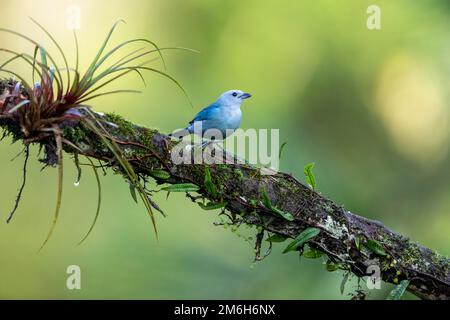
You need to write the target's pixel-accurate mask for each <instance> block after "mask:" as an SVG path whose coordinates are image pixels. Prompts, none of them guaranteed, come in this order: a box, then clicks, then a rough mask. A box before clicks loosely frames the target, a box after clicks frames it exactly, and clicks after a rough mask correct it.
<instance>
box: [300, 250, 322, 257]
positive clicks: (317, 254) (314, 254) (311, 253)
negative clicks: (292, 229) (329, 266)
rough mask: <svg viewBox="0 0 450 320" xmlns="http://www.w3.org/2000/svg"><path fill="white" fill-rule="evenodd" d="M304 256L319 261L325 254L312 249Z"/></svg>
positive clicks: (304, 253)
mask: <svg viewBox="0 0 450 320" xmlns="http://www.w3.org/2000/svg"><path fill="white" fill-rule="evenodd" d="M302 256H303V257H305V258H308V259H318V258H320V257H321V256H323V252H322V251H319V250H315V249H312V248H310V249H309V250H308V251H305V252H303V254H302Z"/></svg>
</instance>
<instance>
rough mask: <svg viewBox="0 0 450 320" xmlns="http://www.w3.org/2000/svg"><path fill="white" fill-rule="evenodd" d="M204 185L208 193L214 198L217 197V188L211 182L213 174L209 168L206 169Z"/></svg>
mask: <svg viewBox="0 0 450 320" xmlns="http://www.w3.org/2000/svg"><path fill="white" fill-rule="evenodd" d="M204 184H205V189H206V191H208V193H209V194H211V195H212V196H213V197H217V188H216V186H215V185H214V183H213V182H212V180H211V172H210V171H209V168H208V167H206V168H205V182H204Z"/></svg>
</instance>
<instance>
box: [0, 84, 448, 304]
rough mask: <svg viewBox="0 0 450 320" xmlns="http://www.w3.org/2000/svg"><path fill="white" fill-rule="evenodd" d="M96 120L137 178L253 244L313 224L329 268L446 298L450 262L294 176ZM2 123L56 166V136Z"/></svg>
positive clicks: (74, 150)
mask: <svg viewBox="0 0 450 320" xmlns="http://www.w3.org/2000/svg"><path fill="white" fill-rule="evenodd" d="M2 85H4V83H3V82H0V87H2ZM95 117H96V118H97V119H96V121H99V122H101V123H103V127H104V129H105V130H106V131H107V133H108V136H109V138H110V139H112V140H113V141H114V143H115V144H116V145H118V146H119V147H120V149H121V154H123V155H124V156H126V158H127V160H128V162H129V163H130V164H131V166H132V168H133V169H134V172H135V173H136V175H137V176H138V177H139V178H144V179H147V178H149V177H152V178H153V179H155V180H156V182H157V183H160V184H163V183H165V184H166V183H167V184H172V185H176V184H183V185H181V186H180V187H179V188H180V190H181V191H193V190H195V192H197V193H198V194H199V196H197V197H195V196H193V195H191V194H189V197H191V199H193V200H194V201H197V200H198V199H199V198H203V199H208V200H209V201H210V203H209V204H206V205H205V204H204V203H203V204H202V207H203V208H205V209H217V208H222V209H223V210H227V212H229V216H230V218H231V219H233V218H234V217H239V218H240V219H241V221H243V222H244V223H247V224H250V225H255V226H257V227H258V230H259V232H258V237H257V238H258V239H259V241H261V240H262V236H263V234H264V231H267V232H270V233H272V234H273V235H272V237H271V238H272V239H275V238H277V239H283V238H296V237H297V236H298V235H299V234H301V233H302V231H304V230H305V229H307V228H316V229H318V230H319V231H320V232H319V233H318V235H317V236H314V238H311V239H310V240H309V241H308V245H309V246H310V247H311V248H312V249H313V250H315V252H316V253H317V252H319V253H323V254H326V255H327V256H328V258H329V262H330V268H329V269H330V270H336V269H343V270H348V271H351V272H353V273H354V274H355V275H356V276H358V277H363V276H367V275H368V274H366V270H367V268H368V267H369V266H373V265H377V266H379V267H380V269H381V278H382V279H383V280H384V281H386V282H390V283H400V282H401V281H402V280H408V281H409V285H408V290H409V291H410V292H412V293H414V294H416V295H417V296H419V297H421V298H425V299H449V298H450V277H449V266H450V263H449V259H447V258H445V257H443V256H441V255H439V254H438V253H436V252H434V251H432V250H430V249H428V248H425V247H423V246H421V245H419V244H417V243H415V242H413V241H411V240H409V239H408V238H407V237H405V236H403V235H401V234H398V233H395V232H393V231H391V230H389V229H388V228H386V227H385V226H384V225H383V224H381V223H380V222H377V221H373V220H369V219H366V218H364V217H362V216H358V215H355V214H353V213H350V212H349V211H347V210H345V209H344V208H343V207H342V206H340V205H337V204H336V203H334V202H333V201H331V200H329V199H327V198H325V197H324V196H322V195H321V194H319V193H318V192H316V191H313V190H311V189H310V188H309V187H307V186H305V185H304V184H302V183H301V182H299V181H298V180H297V179H295V178H294V177H293V176H292V175H289V174H286V173H276V174H274V175H262V174H261V171H260V168H257V167H253V166H251V165H248V164H236V163H235V164H231V163H230V164H213V165H207V164H179V165H177V164H174V163H173V162H172V160H171V150H172V149H173V148H174V146H175V145H176V144H177V143H178V142H176V141H173V140H171V139H170V138H169V137H168V136H167V135H165V134H163V133H161V132H159V131H157V130H153V129H148V128H144V127H141V126H138V125H135V124H133V123H131V122H128V121H126V120H124V119H123V118H122V117H120V116H118V115H114V114H106V115H101V114H95ZM0 128H2V129H4V131H5V133H6V134H8V135H10V136H12V138H13V140H14V141H23V142H24V143H25V144H26V145H28V144H30V143H38V144H40V145H41V146H43V147H44V150H45V158H44V159H43V161H44V162H45V163H46V164H48V165H55V164H57V163H58V153H57V150H58V148H57V146H56V141H55V137H54V136H52V135H49V136H48V137H44V138H42V137H41V138H40V139H39V140H38V141H37V142H36V141H34V140H33V139H32V138H30V137H29V135H30V133H29V132H28V133H27V134H28V137H27V138H25V136H24V133H23V131H22V130H21V127H20V124H19V123H18V122H17V121H16V120H14V118H10V117H0ZM59 129H60V131H61V132H62V135H61V138H62V139H63V142H64V141H65V142H66V143H63V148H64V151H65V152H67V153H71V154H76V155H77V156H78V155H84V156H86V157H89V158H91V159H98V160H101V161H103V162H105V163H107V165H109V166H111V167H113V168H114V169H115V170H118V171H119V172H120V171H122V169H121V168H120V164H119V163H118V161H117V159H116V155H115V154H114V153H113V152H111V150H110V149H109V148H108V147H107V145H105V142H104V140H103V139H101V138H100V137H99V136H98V134H96V133H95V132H93V130H92V129H90V128H89V127H88V126H86V125H85V124H84V122H83V121H81V120H79V119H78V120H77V119H76V120H67V121H64V122H62V123H60V124H59ZM31 134H32V133H31ZM183 188H184V189H183ZM167 190H169V191H170V190H175V189H170V188H168V189H167ZM150 201H151V205H152V206H153V207H154V208H155V206H156V207H157V205H156V204H155V203H154V202H153V201H152V200H150ZM158 209H159V208H158ZM287 217H289V219H288V218H287ZM261 232H262V233H261ZM274 236H275V237H274ZM277 241H278V240H277ZM257 248H258V249H259V248H260V244H259V246H258V245H257ZM297 250H300V251H301V250H302V248H297ZM258 256H259V253H258ZM331 266H333V268H331ZM334 266H337V267H334Z"/></svg>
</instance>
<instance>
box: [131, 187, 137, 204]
mask: <svg viewBox="0 0 450 320" xmlns="http://www.w3.org/2000/svg"><path fill="white" fill-rule="evenodd" d="M130 194H131V197H132V198H133V200H134V202H136V203H138V201H137V196H136V187H135V186H134V185H132V184H131V183H130Z"/></svg>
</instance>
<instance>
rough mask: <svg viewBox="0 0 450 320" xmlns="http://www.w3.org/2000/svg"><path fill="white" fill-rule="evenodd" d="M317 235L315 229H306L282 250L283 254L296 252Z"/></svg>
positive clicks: (317, 230)
mask: <svg viewBox="0 0 450 320" xmlns="http://www.w3.org/2000/svg"><path fill="white" fill-rule="evenodd" d="M319 233H320V230H319V229H317V228H306V229H305V230H303V231H302V232H301V233H300V234H299V235H298V236H297V238H295V239H294V241H292V242H291V243H290V244H289V245H288V246H287V247H286V249H284V251H283V253H286V252H289V251H294V250H296V249H297V248H298V247H300V246H302V245H303V244H305V243H306V242H308V241H309V240H311V239H313V238H315V237H316V236H317V235H318V234H319Z"/></svg>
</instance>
